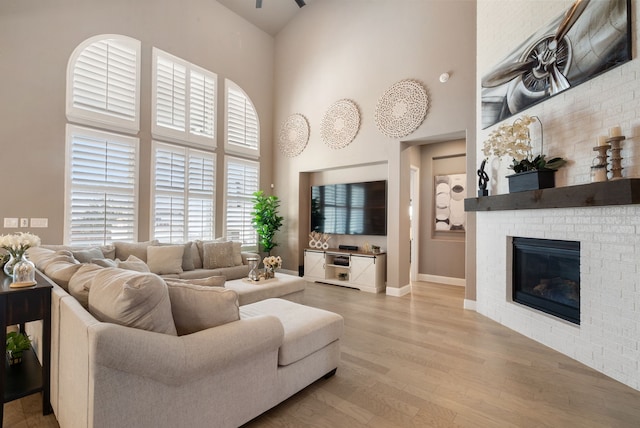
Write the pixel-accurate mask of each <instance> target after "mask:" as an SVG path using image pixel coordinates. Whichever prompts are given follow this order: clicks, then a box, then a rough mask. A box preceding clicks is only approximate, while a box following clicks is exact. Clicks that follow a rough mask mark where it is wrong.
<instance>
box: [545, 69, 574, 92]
mask: <svg viewBox="0 0 640 428" xmlns="http://www.w3.org/2000/svg"><path fill="white" fill-rule="evenodd" d="M549 83H550V84H551V95H555V94H557V93H559V92H562V91H564V90H565V89H569V88H570V87H571V84H570V83H569V81H568V80H567V78H566V77H564V74H562V73H561V72H560V70H558V67H557V66H556V65H555V64H554V65H553V68H552V69H551V73H550V74H549Z"/></svg>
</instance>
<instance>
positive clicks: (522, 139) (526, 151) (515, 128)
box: [482, 115, 566, 173]
mask: <svg viewBox="0 0 640 428" xmlns="http://www.w3.org/2000/svg"><path fill="white" fill-rule="evenodd" d="M535 121H538V122H539V123H540V141H541V143H540V154H539V155H537V156H535V157H534V156H533V153H532V151H531V136H530V134H529V125H531V124H532V123H534V122H535ZM543 143H544V140H543V136H542V122H541V121H540V118H538V117H537V116H527V115H523V116H521V117H519V118H518V119H516V120H515V121H514V122H513V124H511V125H508V124H506V123H503V124H502V125H500V126H499V127H498V128H497V129H495V130H494V131H493V132H491V134H490V135H489V138H488V139H487V140H486V141H485V142H484V144H483V147H482V153H483V154H484V155H485V157H487V158H489V156H495V157H497V158H501V157H502V156H511V157H512V158H513V162H512V164H511V165H509V168H511V169H513V171H514V172H516V173H519V172H525V171H535V170H554V169H558V168H560V167H561V166H563V165H564V164H565V163H566V161H565V160H564V159H562V158H559V157H556V158H553V159H550V160H548V161H547V160H546V159H545V155H544V153H543V150H542V149H543Z"/></svg>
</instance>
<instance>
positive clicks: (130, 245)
mask: <svg viewBox="0 0 640 428" xmlns="http://www.w3.org/2000/svg"><path fill="white" fill-rule="evenodd" d="M151 245H158V241H156V240H153V241H146V242H114V243H113V246H114V247H116V254H115V257H116V258H117V259H120V260H126V259H128V258H129V256H131V255H133V256H136V257H137V258H139V259H140V260H142V261H143V262H146V261H147V247H149V246H151Z"/></svg>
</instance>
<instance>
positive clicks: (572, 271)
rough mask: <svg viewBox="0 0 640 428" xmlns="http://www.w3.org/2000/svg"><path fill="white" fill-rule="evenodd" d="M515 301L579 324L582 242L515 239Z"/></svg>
mask: <svg viewBox="0 0 640 428" xmlns="http://www.w3.org/2000/svg"><path fill="white" fill-rule="evenodd" d="M512 279H513V281H512V283H513V301H514V302H517V303H520V304H523V305H526V306H529V307H531V308H534V309H537V310H540V311H543V312H546V313H548V314H551V315H554V316H556V317H559V318H562V319H564V320H567V321H570V322H572V323H574V324H580V243H579V242H576V241H560V240H552V239H534V238H519V237H514V238H513V278H512Z"/></svg>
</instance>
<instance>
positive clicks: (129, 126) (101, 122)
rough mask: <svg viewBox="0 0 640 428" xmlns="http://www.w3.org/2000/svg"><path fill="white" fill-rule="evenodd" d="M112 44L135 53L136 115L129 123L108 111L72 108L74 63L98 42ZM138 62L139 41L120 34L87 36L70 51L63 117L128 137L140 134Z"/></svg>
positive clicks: (139, 53)
mask: <svg viewBox="0 0 640 428" xmlns="http://www.w3.org/2000/svg"><path fill="white" fill-rule="evenodd" d="M109 41H115V42H116V43H119V44H122V45H124V46H125V47H127V48H129V49H132V50H134V51H135V62H136V64H135V95H134V99H135V101H134V104H135V105H134V109H135V114H134V118H133V119H132V120H129V119H125V118H122V117H117V116H116V115H113V114H108V113H107V112H100V111H96V110H92V109H88V108H81V107H77V106H75V105H74V93H75V92H74V91H75V89H76V86H75V85H74V75H75V72H76V64H77V62H78V59H79V58H80V57H81V55H82V54H83V53H84V52H85V50H86V49H87V48H89V47H91V46H92V45H94V44H96V43H98V42H109ZM140 63H141V43H140V41H139V40H137V39H134V38H131V37H127V36H122V35H119V34H101V35H98V36H94V37H90V38H88V39H86V40H84V41H83V42H81V43H80V44H79V45H78V46H77V47H76V48H75V49H74V51H73V52H72V54H71V56H70V57H69V61H68V63H67V77H66V78H67V82H66V83H67V87H66V101H65V106H66V116H67V120H68V121H69V122H73V123H78V124H81V125H89V126H95V127H98V128H106V129H109V130H113V131H120V132H124V133H128V134H137V133H138V132H139V131H140V68H141V66H140Z"/></svg>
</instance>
